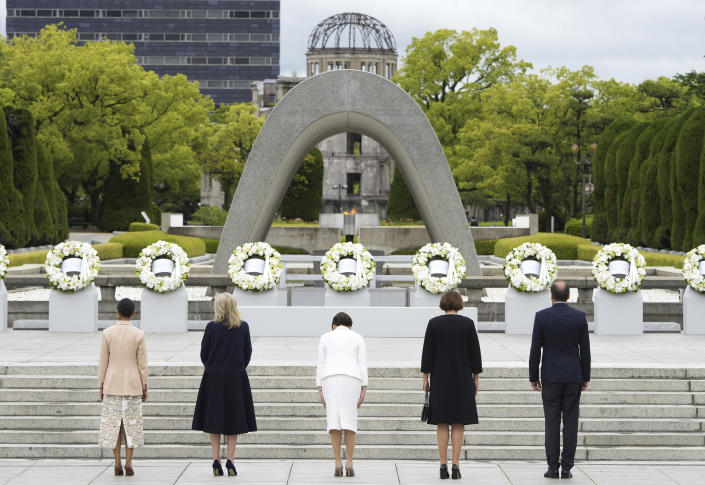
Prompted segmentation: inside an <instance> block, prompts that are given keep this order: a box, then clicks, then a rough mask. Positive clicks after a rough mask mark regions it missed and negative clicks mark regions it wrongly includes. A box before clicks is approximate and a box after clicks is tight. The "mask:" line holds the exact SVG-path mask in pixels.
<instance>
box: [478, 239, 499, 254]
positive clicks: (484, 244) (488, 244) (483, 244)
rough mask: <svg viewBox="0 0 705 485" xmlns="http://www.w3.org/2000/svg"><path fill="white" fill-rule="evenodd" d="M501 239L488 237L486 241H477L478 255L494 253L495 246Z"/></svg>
mask: <svg viewBox="0 0 705 485" xmlns="http://www.w3.org/2000/svg"><path fill="white" fill-rule="evenodd" d="M499 240H500V239H486V240H484V241H475V251H476V252H477V254H478V255H492V254H494V247H495V245H496V244H497V241H499Z"/></svg>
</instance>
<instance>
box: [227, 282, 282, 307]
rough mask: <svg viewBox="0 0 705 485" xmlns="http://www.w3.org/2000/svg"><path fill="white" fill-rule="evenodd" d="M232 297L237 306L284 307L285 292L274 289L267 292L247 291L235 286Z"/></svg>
mask: <svg viewBox="0 0 705 485" xmlns="http://www.w3.org/2000/svg"><path fill="white" fill-rule="evenodd" d="M233 296H234V297H235V300H237V305H238V306H286V292H285V291H279V288H276V287H275V288H273V289H271V290H267V291H247V290H243V289H241V288H238V287H237V286H236V287H235V289H234V290H233Z"/></svg>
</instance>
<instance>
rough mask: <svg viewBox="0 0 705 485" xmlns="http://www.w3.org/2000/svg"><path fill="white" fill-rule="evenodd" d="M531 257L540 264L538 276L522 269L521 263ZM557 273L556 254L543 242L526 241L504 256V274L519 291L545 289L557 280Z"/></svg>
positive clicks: (532, 291)
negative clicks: (528, 274)
mask: <svg viewBox="0 0 705 485" xmlns="http://www.w3.org/2000/svg"><path fill="white" fill-rule="evenodd" d="M530 259H533V260H536V261H537V262H538V263H539V265H540V267H539V273H538V275H537V276H527V275H526V274H525V273H524V272H523V271H522V269H521V263H522V262H524V261H526V260H530ZM557 273H558V263H557V262H556V255H555V253H554V252H553V251H551V249H549V248H547V247H546V246H544V245H543V244H539V243H532V242H526V243H524V244H521V245H520V246H517V247H515V248H514V249H512V250H511V251H509V254H507V256H506V257H505V258H504V276H506V278H507V279H508V280H509V284H510V285H511V286H512V288H514V289H515V290H517V291H521V292H525V293H537V292H539V291H544V290H546V289H548V288H549V287H550V286H551V285H552V284H553V282H554V281H556V275H557Z"/></svg>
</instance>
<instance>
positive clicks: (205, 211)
mask: <svg viewBox="0 0 705 485" xmlns="http://www.w3.org/2000/svg"><path fill="white" fill-rule="evenodd" d="M227 217H228V211H225V210H223V209H221V208H220V207H215V206H212V205H204V206H201V207H199V208H198V209H196V212H194V213H193V214H192V215H191V217H190V218H189V221H188V224H189V225H191V226H224V225H225V219H227Z"/></svg>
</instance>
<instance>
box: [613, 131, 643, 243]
mask: <svg viewBox="0 0 705 485" xmlns="http://www.w3.org/2000/svg"><path fill="white" fill-rule="evenodd" d="M648 126H649V125H648V123H637V124H636V125H634V126H633V127H632V128H630V129H629V131H627V132H626V133H625V138H624V139H623V140H622V143H620V145H619V148H618V149H617V154H616V155H617V158H616V171H615V172H613V173H612V174H610V173H607V174H606V175H607V176H608V177H609V176H610V175H612V176H614V177H615V178H616V179H617V198H616V204H617V214H618V217H619V219H618V224H617V230H616V232H615V234H613V235H612V236H611V237H610V239H612V240H617V239H619V240H624V238H626V237H627V233H628V232H629V229H630V228H631V219H632V209H631V188H632V185H633V184H632V183H631V182H632V180H633V179H634V177H635V175H634V170H632V169H631V168H632V161H634V162H635V163H634V165H635V167H636V168H635V169H636V170H637V173H638V167H639V166H640V165H641V163H640V161H638V162H637V159H639V158H640V157H641V155H640V153H641V152H640V151H638V150H637V140H639V137H640V135H641V134H642V132H643V131H644V130H645V129H646V128H647V127H648ZM642 145H643V144H640V145H639V147H641V146H642Z"/></svg>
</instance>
